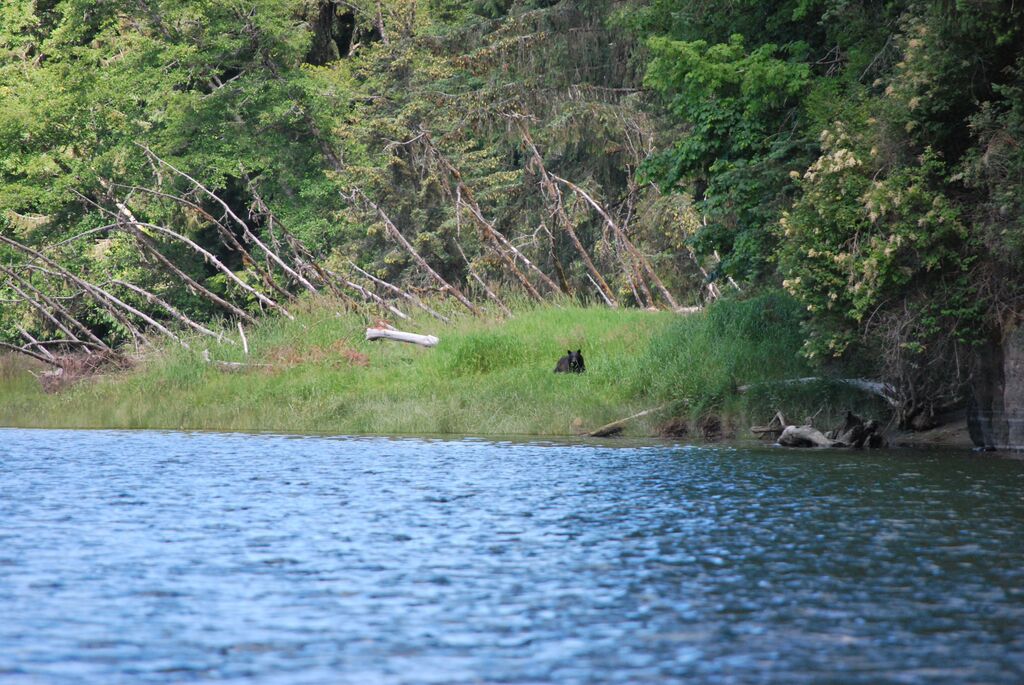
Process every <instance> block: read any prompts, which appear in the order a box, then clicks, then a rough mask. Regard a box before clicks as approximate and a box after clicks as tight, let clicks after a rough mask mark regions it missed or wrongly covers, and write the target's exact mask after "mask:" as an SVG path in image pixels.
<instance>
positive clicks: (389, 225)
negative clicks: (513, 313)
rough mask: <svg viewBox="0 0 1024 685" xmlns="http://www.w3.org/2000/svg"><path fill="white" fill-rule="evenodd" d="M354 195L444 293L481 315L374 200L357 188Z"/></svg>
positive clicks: (475, 313) (476, 314)
mask: <svg viewBox="0 0 1024 685" xmlns="http://www.w3.org/2000/svg"><path fill="white" fill-rule="evenodd" d="M353 194H354V195H355V196H357V197H359V198H361V199H362V201H363V202H364V203H365V204H366V205H367V206H368V207H370V208H371V209H373V210H374V211H375V212H376V213H377V216H379V217H380V219H381V222H383V224H384V227H385V228H386V229H387V232H388V235H390V236H391V239H392V240H394V241H395V242H396V243H398V244H399V245H401V246H402V249H404V250H405V251H406V252H408V253H409V256H411V257H412V258H413V261H414V262H416V264H417V265H419V267H420V268H421V269H423V270H424V271H425V272H427V274H429V275H430V277H431V278H433V279H434V280H435V281H437V282H438V284H440V286H441V290H442V291H443V292H447V293H450V294H451V296H452V297H454V298H455V299H456V300H458V301H459V302H460V303H462V305H463V306H464V307H465V308H466V309H468V310H469V311H470V312H472V313H473V314H474V315H475V316H479V315H480V310H479V309H478V308H477V306H476V305H475V304H473V303H472V302H471V301H470V300H469V298H467V297H466V296H465V295H463V294H462V291H461V290H459V289H458V288H457V287H455V286H454V285H452V284H451V283H449V282H448V281H446V280H445V279H444V277H443V276H441V274H439V273H437V272H436V271H435V270H434V269H433V268H431V266H430V265H429V264H427V261H426V260H425V259H423V257H421V256H420V253H419V252H417V251H416V248H414V247H413V246H412V244H411V243H410V242H409V241H408V240H406V239H405V236H403V235H402V232H401V231H399V230H398V227H397V226H395V224H394V222H392V221H391V218H390V217H389V216H388V215H387V214H386V213H385V212H384V210H383V209H381V208H380V207H379V206H378V205H377V204H376V203H375V202H374V201H373V200H371V199H370V198H369V197H367V196H366V193H364V192H363V191H362V190H359V189H358V188H357V189H356V190H355V191H354V193H353Z"/></svg>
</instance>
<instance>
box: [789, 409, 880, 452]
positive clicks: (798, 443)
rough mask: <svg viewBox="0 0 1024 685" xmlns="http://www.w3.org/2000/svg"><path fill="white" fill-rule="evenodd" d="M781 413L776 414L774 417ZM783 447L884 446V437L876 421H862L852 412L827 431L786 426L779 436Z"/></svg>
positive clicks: (809, 427)
mask: <svg viewBox="0 0 1024 685" xmlns="http://www.w3.org/2000/svg"><path fill="white" fill-rule="evenodd" d="M779 416H781V414H776V417H779ZM778 443H779V444H780V445H782V446H783V447H854V448H857V449H860V448H862V447H884V446H885V438H884V437H883V436H882V434H881V426H880V425H879V423H878V422H877V421H864V419H862V418H860V417H859V416H857V415H856V414H854V413H853V412H847V413H846V419H845V421H844V422H843V424H842V425H841V426H840V427H838V428H836V429H835V430H831V431H829V432H828V433H822V432H821V431H820V430H818V429H817V428H815V427H813V426H810V425H807V426H786V428H785V430H783V431H782V434H781V435H780V436H779V440H778Z"/></svg>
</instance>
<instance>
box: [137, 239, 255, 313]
mask: <svg viewBox="0 0 1024 685" xmlns="http://www.w3.org/2000/svg"><path fill="white" fill-rule="evenodd" d="M130 233H131V235H132V237H134V238H135V240H136V242H138V243H139V245H141V246H142V248H143V249H144V251H145V252H147V253H148V254H150V255H151V256H152V257H154V258H155V259H156V260H157V261H158V262H160V263H161V264H163V265H164V267H166V268H167V270H168V271H170V272H171V273H172V274H174V275H175V276H177V277H178V278H180V279H181V280H182V282H184V283H185V286H186V287H187V288H188V289H189V290H191V291H192V292H194V293H196V294H198V295H200V296H202V297H204V298H206V299H207V300H209V301H210V302H213V303H214V304H216V305H218V306H219V307H223V308H224V309H226V310H227V311H229V312H231V313H232V314H234V315H235V316H237V317H238V318H240V319H243V320H245V321H248V322H249V323H256V319H254V318H253V317H252V316H250V315H249V314H248V313H247V312H246V311H245V310H243V309H241V308H239V307H237V306H236V305H234V304H232V303H230V302H228V301H227V300H225V299H224V298H222V297H221V296H220V295H217V294H216V293H214V292H213V291H211V290H208V289H207V288H204V287H203V286H202V285H200V284H199V283H198V282H197V281H196V280H195V279H194V278H192V277H191V276H189V275H188V274H187V273H185V272H184V271H182V270H181V269H179V268H178V267H177V265H175V264H174V262H172V261H171V260H169V259H168V258H167V257H165V256H164V255H163V253H162V252H160V250H159V249H157V247H156V245H154V244H153V241H152V240H151V239H150V238H149V236H147V235H146V234H145V233H143V232H142V231H141V230H139V229H138V227H135V226H132V227H131V230H130Z"/></svg>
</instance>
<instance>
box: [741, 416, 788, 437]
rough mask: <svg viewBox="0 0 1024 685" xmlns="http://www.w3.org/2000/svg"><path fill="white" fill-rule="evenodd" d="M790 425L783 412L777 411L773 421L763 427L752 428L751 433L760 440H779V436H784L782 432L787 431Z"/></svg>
mask: <svg viewBox="0 0 1024 685" xmlns="http://www.w3.org/2000/svg"><path fill="white" fill-rule="evenodd" d="M788 425H789V424H788V423H787V422H786V417H785V416H783V414H782V412H781V411H777V412H775V416H773V417H772V420H771V421H769V422H768V423H767V424H765V425H763V426H751V427H750V432H751V433H753V434H754V435H756V436H757V437H759V438H772V439H773V440H778V439H779V436H780V435H782V431H784V430H786V426H788Z"/></svg>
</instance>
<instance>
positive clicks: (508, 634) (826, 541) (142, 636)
mask: <svg viewBox="0 0 1024 685" xmlns="http://www.w3.org/2000/svg"><path fill="white" fill-rule="evenodd" d="M189 681H214V682H236V683H250V682H252V683H325V684H327V683H358V684H361V685H362V684H372V683H560V684H561V683H669V682H686V683H746V682H757V683H762V682H763V683H786V684H790V683H833V682H835V683H844V682H846V683H879V682H894V683H933V682H934V683H940V682H941V683H947V682H949V683H960V682H964V683H1021V682H1024V463H1021V462H1019V461H1005V460H992V459H991V458H987V457H983V456H963V455H961V456H956V455H946V456H942V455H929V454H925V453H914V452H905V453H895V452H894V453H885V454H865V453H853V452H838V451H837V452H792V451H784V450H780V449H776V450H771V449H766V450H756V451H754V450H744V449H729V448H694V447H668V446H658V447H603V446H595V445H588V446H570V445H550V444H545V445H540V444H515V443H507V442H484V441H478V440H463V441H458V440H456V441H433V440H412V439H409V440H387V439H364V438H354V439H353V438H321V437H283V436H267V435H255V436H254V435H214V434H183V433H159V432H106V431H102V432H97V431H81V432H80V431H23V430H0V683H4V684H5V685H6V684H8V683H18V684H20V683H101V684H106V683H150V682H160V683H164V682H189Z"/></svg>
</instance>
